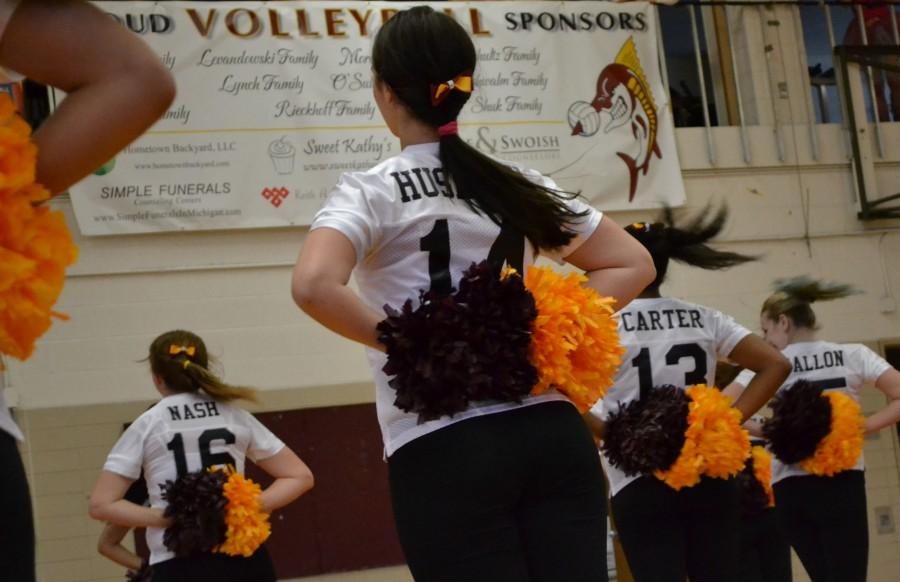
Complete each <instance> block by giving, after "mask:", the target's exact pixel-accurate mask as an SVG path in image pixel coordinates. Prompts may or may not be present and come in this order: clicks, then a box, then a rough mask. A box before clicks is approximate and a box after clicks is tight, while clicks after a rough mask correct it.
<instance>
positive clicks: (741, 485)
mask: <svg viewBox="0 0 900 582" xmlns="http://www.w3.org/2000/svg"><path fill="white" fill-rule="evenodd" d="M736 480H737V484H738V489H739V490H740V495H741V515H743V516H744V517H752V516H754V515H759V514H760V513H762V512H763V511H765V510H766V509H768V508H769V496H768V495H767V494H766V490H765V489H764V488H763V485H762V483H760V482H759V479H757V478H756V475H755V474H754V473H753V457H752V456H751V457H750V458H749V459H747V464H746V465H744V469H743V470H742V471H741V472H740V473H738V474H737V477H736Z"/></svg>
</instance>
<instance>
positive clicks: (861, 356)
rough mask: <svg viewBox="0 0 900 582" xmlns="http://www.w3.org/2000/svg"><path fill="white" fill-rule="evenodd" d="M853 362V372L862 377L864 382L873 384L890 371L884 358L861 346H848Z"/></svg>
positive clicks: (889, 366)
mask: <svg viewBox="0 0 900 582" xmlns="http://www.w3.org/2000/svg"><path fill="white" fill-rule="evenodd" d="M848 347H850V349H849V350H848V351H849V352H850V357H851V358H852V360H851V361H852V362H853V370H854V371H855V372H857V373H858V374H859V375H860V376H862V378H863V381H865V382H874V381H876V380H877V379H878V377H879V376H881V375H882V374H884V373H885V372H887V371H888V370H890V369H891V365H890V364H889V363H887V362H886V361H885V360H884V358H882V357H881V356H879V355H878V354H876V353H875V352H873V351H872V350H871V349H869V348H867V347H866V346H864V345H862V344H853V345H852V346H848Z"/></svg>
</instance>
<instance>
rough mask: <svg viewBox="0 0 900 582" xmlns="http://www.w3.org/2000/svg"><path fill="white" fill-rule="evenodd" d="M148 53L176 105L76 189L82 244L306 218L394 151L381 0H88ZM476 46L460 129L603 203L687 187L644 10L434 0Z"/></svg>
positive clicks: (638, 203) (655, 197)
mask: <svg viewBox="0 0 900 582" xmlns="http://www.w3.org/2000/svg"><path fill="white" fill-rule="evenodd" d="M96 4H97V6H99V7H100V8H101V9H102V10H104V11H106V12H108V13H109V14H110V15H111V16H112V17H114V18H116V19H117V20H119V21H120V22H122V24H123V25H124V26H127V27H128V28H129V29H131V30H132V31H133V32H134V33H135V34H137V35H140V37H141V38H142V39H143V40H144V41H146V42H147V43H148V44H149V45H150V46H151V47H153V48H154V49H155V50H156V51H157V52H158V53H159V56H160V59H162V61H163V62H164V63H165V64H166V66H167V67H168V68H169V69H170V70H171V71H172V72H173V74H174V75H175V78H176V81H177V84H178V97H177V99H176V101H175V103H174V104H173V106H172V108H171V109H170V110H169V111H168V112H167V113H166V115H165V116H164V118H163V119H162V120H160V121H159V122H158V123H157V124H156V125H155V126H154V127H153V128H152V129H151V130H150V131H149V132H148V133H147V134H146V135H144V136H143V137H141V138H140V139H139V140H138V141H137V142H135V143H134V144H132V145H131V146H129V147H128V148H126V149H125V150H124V151H123V152H121V153H120V154H119V155H117V156H116V157H115V159H113V160H110V161H109V162H108V163H107V164H105V165H104V166H103V167H101V168H99V169H98V170H97V172H95V174H94V175H93V176H90V177H89V178H87V179H86V180H84V181H83V182H81V183H80V184H78V185H77V186H75V187H73V188H72V200H73V204H74V207H75V213H76V217H77V220H78V224H79V227H80V228H81V231H82V232H83V233H84V234H87V235H107V234H123V233H143V232H160V231H173V230H198V229H229V228H259V227H284V226H290V225H306V224H309V223H310V221H311V219H312V217H313V216H314V214H315V212H316V210H317V209H318V208H319V207H320V206H321V204H322V201H323V200H324V198H325V197H326V196H327V194H328V192H329V190H330V188H331V187H332V186H333V185H334V184H335V183H336V182H337V180H338V178H339V176H340V174H341V173H342V172H353V171H364V170H366V169H368V168H370V167H372V166H373V165H375V164H377V163H379V162H381V161H383V160H385V159H387V158H389V157H391V156H394V155H397V153H398V152H399V142H398V141H397V139H396V138H395V137H394V136H392V135H391V134H390V132H389V131H388V130H387V128H386V127H385V126H384V124H383V121H382V119H381V116H380V114H379V112H378V109H377V107H376V105H375V101H374V99H373V97H372V73H371V58H370V54H371V44H372V38H373V36H374V34H375V32H376V31H377V30H378V28H379V27H380V26H381V24H382V23H383V22H384V21H385V19H387V18H389V17H390V15H391V14H393V13H394V12H395V11H396V10H397V9H398V7H399V6H401V5H400V4H397V3H393V2H366V3H362V2H349V1H348V2H272V3H266V2H215V3H211V2H162V3H153V2H96ZM433 6H434V8H435V9H436V10H444V11H446V12H447V13H448V14H451V15H452V16H453V17H454V18H456V19H457V21H458V22H460V24H462V26H464V27H465V28H466V30H468V31H469V32H470V33H471V34H472V37H473V39H474V41H475V43H476V46H477V49H478V55H479V59H478V68H477V70H476V72H475V75H474V82H475V91H474V94H473V95H472V98H471V99H470V100H469V102H468V103H467V104H466V106H465V108H464V110H463V112H462V114H461V116H460V127H461V129H460V134H461V135H462V137H463V138H464V139H465V140H467V141H468V142H469V143H470V144H471V145H473V146H474V147H476V148H478V149H479V150H481V151H483V152H485V153H487V154H490V155H493V156H496V157H499V158H501V159H506V160H511V161H515V162H518V163H521V164H523V165H525V166H529V167H533V168H535V169H537V170H539V171H541V172H543V173H545V174H547V175H549V176H551V177H553V178H554V179H555V180H556V181H557V183H558V184H559V185H560V186H561V187H562V188H564V189H566V190H570V191H579V192H581V193H582V194H583V195H584V196H585V197H586V198H588V199H589V200H591V201H592V202H593V203H594V204H595V205H596V206H597V207H598V208H600V209H602V210H619V209H627V208H647V207H651V206H659V205H660V204H663V203H664V204H668V205H678V204H681V203H682V202H683V200H684V185H683V182H682V178H681V173H680V168H679V164H678V156H677V153H676V151H675V141H674V133H673V126H672V118H671V115H670V111H669V107H668V92H667V91H666V89H665V87H663V85H662V83H661V81H660V74H659V61H658V59H657V45H656V39H657V31H656V27H657V20H656V13H655V10H654V9H653V7H652V6H650V5H648V4H645V3H629V4H613V3H609V2H516V3H512V2H477V3H463V2H440V3H435V4H434V5H433Z"/></svg>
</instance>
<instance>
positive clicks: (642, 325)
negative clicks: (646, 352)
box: [622, 309, 703, 331]
mask: <svg viewBox="0 0 900 582" xmlns="http://www.w3.org/2000/svg"><path fill="white" fill-rule="evenodd" d="M622 327H623V328H624V329H625V331H661V330H664V329H678V328H684V327H687V328H702V327H703V321H701V319H700V312H699V311H698V310H696V309H662V310H660V311H646V312H643V311H632V312H627V311H626V312H623V313H622Z"/></svg>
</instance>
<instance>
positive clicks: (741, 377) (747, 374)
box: [731, 369, 756, 388]
mask: <svg viewBox="0 0 900 582" xmlns="http://www.w3.org/2000/svg"><path fill="white" fill-rule="evenodd" d="M754 376H756V372H754V371H753V370H747V369H744V370H741V373H740V374H738V375H737V378H735V379H734V380H732V381H731V383H732V384H740V385H741V386H743V387H744V388H746V387H747V386H748V385H749V384H750V380H752V379H753V377H754Z"/></svg>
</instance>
